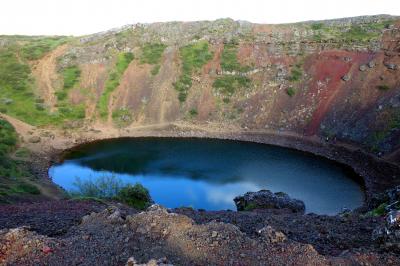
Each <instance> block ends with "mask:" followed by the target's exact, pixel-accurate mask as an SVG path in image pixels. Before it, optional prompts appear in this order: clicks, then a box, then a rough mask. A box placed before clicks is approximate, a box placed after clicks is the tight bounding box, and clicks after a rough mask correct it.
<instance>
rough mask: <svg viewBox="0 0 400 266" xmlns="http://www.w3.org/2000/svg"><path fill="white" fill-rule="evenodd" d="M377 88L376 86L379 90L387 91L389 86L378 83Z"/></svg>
mask: <svg viewBox="0 0 400 266" xmlns="http://www.w3.org/2000/svg"><path fill="white" fill-rule="evenodd" d="M377 88H378V90H381V91H387V90H389V89H390V87H389V86H388V85H386V84H383V85H379V86H378V87H377Z"/></svg>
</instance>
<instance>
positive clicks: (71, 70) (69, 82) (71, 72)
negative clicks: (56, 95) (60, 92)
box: [62, 66, 81, 89]
mask: <svg viewBox="0 0 400 266" xmlns="http://www.w3.org/2000/svg"><path fill="white" fill-rule="evenodd" d="M62 74H63V78H64V89H70V88H73V87H74V86H75V84H76V83H77V82H78V81H79V78H80V76H81V71H80V69H79V68H78V67H77V66H70V67H67V68H65V69H64V70H63V71H62Z"/></svg>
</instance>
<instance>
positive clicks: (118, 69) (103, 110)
mask: <svg viewBox="0 0 400 266" xmlns="http://www.w3.org/2000/svg"><path fill="white" fill-rule="evenodd" d="M133 59H134V56H133V54H132V53H120V54H118V56H117V62H116V64H115V68H114V69H113V70H112V71H111V72H110V74H109V76H108V79H107V81H106V84H105V89H104V92H103V94H102V95H101V96H100V99H99V102H98V104H97V108H98V111H99V114H100V117H101V118H103V119H104V118H106V117H107V115H108V102H109V101H110V95H111V93H112V92H113V91H114V90H115V89H116V88H117V87H118V86H119V82H120V79H121V77H122V75H123V74H124V72H125V70H126V69H127V68H128V66H129V64H130V62H131V61H132V60H133Z"/></svg>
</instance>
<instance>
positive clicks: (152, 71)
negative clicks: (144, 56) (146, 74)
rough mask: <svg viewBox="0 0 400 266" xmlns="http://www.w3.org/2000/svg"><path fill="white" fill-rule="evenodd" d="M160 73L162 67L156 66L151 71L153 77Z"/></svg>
mask: <svg viewBox="0 0 400 266" xmlns="http://www.w3.org/2000/svg"><path fill="white" fill-rule="evenodd" d="M159 71H160V65H155V66H154V67H153V68H152V70H151V74H152V75H153V76H155V75H157V74H158V72H159Z"/></svg>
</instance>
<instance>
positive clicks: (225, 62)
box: [221, 43, 250, 72]
mask: <svg viewBox="0 0 400 266" xmlns="http://www.w3.org/2000/svg"><path fill="white" fill-rule="evenodd" d="M237 53H238V45H237V44H232V43H231V44H225V45H224V50H223V52H222V55H221V68H222V70H225V71H230V72H233V71H236V72H247V71H249V70H250V67H249V66H242V65H241V64H240V63H239V61H238V59H237Z"/></svg>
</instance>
